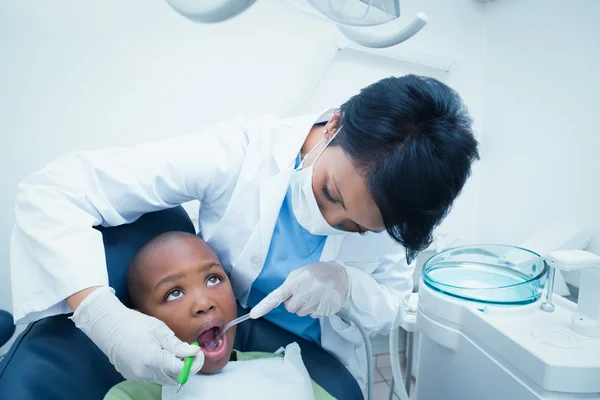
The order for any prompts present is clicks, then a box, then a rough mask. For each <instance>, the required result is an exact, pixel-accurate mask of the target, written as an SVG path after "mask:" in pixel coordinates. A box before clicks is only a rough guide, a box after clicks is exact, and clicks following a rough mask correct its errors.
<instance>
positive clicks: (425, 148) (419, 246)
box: [331, 75, 479, 262]
mask: <svg viewBox="0 0 600 400" xmlns="http://www.w3.org/2000/svg"><path fill="white" fill-rule="evenodd" d="M340 111H341V117H342V121H341V123H342V124H343V128H342V129H341V131H340V133H339V134H338V135H336V137H335V139H334V140H333V142H332V143H331V145H332V146H335V145H338V146H340V147H341V148H342V149H343V150H344V152H345V153H346V154H347V155H348V156H349V157H350V159H351V160H352V163H353V164H354V166H355V167H356V168H357V169H358V170H359V171H360V172H361V173H363V174H364V176H365V177H366V179H367V184H368V187H369V190H370V192H371V195H372V196H373V199H374V200H375V203H376V204H377V207H378V208H379V211H380V212H381V215H382V217H383V221H384V224H385V228H386V230H387V232H388V233H389V235H390V236H391V237H392V238H393V239H394V240H395V241H396V242H398V243H400V244H401V245H403V246H404V248H405V249H406V258H407V260H408V262H412V261H413V260H414V258H415V257H416V256H417V255H418V253H419V252H420V251H422V250H424V249H426V248H427V247H428V246H429V245H430V244H431V242H432V236H433V235H432V234H433V230H434V228H435V227H436V226H438V225H439V224H440V222H441V221H442V220H443V219H444V218H445V217H446V215H447V214H448V212H449V211H450V209H451V207H452V203H453V201H454V200H455V199H456V197H457V196H458V195H459V194H460V192H461V190H462V188H463V186H464V185H465V182H466V180H467V178H468V177H469V176H470V174H471V164H472V163H473V162H474V161H475V160H478V159H479V153H478V143H477V140H475V137H474V135H473V131H472V127H471V125H472V120H471V117H470V116H469V113H468V111H467V109H466V107H465V105H464V104H463V102H462V100H461V98H460V96H459V95H458V94H457V93H456V92H455V91H454V90H452V89H451V88H449V87H448V86H447V85H445V84H443V83H442V82H440V81H438V80H436V79H433V78H428V77H423V76H415V75H407V76H402V77H391V78H386V79H383V80H381V81H379V82H376V83H374V84H372V85H370V86H368V87H366V88H364V89H362V90H361V91H360V93H359V94H357V95H355V96H353V97H352V98H350V99H349V100H348V101H346V102H345V103H344V104H343V105H342V106H341V107H340Z"/></svg>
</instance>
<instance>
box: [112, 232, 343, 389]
mask: <svg viewBox="0 0 600 400" xmlns="http://www.w3.org/2000/svg"><path fill="white" fill-rule="evenodd" d="M127 285H128V288H129V294H130V297H131V300H132V302H133V304H134V306H135V308H136V309H137V310H138V311H140V312H142V313H144V314H147V315H151V316H153V317H155V318H157V319H159V320H161V321H163V322H164V323H165V324H166V325H167V326H168V327H169V328H170V329H171V330H172V331H173V332H174V333H175V336H177V337H178V338H179V339H180V340H182V341H184V342H187V343H192V342H194V341H197V342H198V343H199V344H200V347H201V349H202V352H203V353H204V364H203V366H202V368H201V370H200V373H203V374H214V373H217V372H218V371H221V370H222V369H223V368H224V367H225V366H226V364H227V363H228V362H229V361H237V362H240V361H250V360H257V359H265V358H277V357H281V356H280V355H276V354H271V353H241V352H237V351H234V350H232V348H233V343H234V339H235V330H236V329H235V326H234V327H232V328H230V329H229V330H228V331H227V332H226V333H225V335H223V337H222V338H219V335H218V334H219V333H220V330H221V329H222V328H223V327H224V325H225V324H227V323H228V322H229V321H231V320H233V319H235V318H236V314H237V312H236V301H235V296H234V294H233V290H232V288H231V284H230V282H229V278H228V277H227V275H226V274H225V271H224V270H223V268H222V267H221V264H220V263H219V259H218V258H217V256H216V255H215V253H214V252H213V251H212V249H211V248H210V247H209V246H208V244H206V242H204V241H203V240H202V239H201V238H199V237H197V236H195V235H192V234H189V233H184V232H169V233H165V234H163V235H160V236H158V237H156V238H155V239H153V240H151V241H150V242H148V243H147V244H146V245H145V246H143V247H142V248H141V249H140V250H139V251H138V252H137V253H136V255H135V256H134V257H133V259H132V260H131V263H130V265H129V269H128V271H127ZM197 358H198V357H197ZM225 376H226V375H225ZM205 378H206V379H207V382H209V380H210V379H211V377H210V376H206V377H205ZM190 379H192V378H190ZM232 384H235V381H234V382H232ZM312 388H313V392H314V396H315V399H317V400H322V399H332V398H333V397H331V396H330V395H329V394H328V393H327V392H326V391H325V390H324V389H322V388H321V387H320V386H318V385H317V384H316V383H314V382H313V383H312ZM161 396H162V387H161V386H159V385H155V384H150V383H141V382H134V381H125V382H121V383H120V384H118V385H116V386H115V387H113V388H112V389H111V390H110V391H109V392H108V393H107V395H106V397H105V400H117V399H119V400H137V399H157V400H158V399H160V398H161Z"/></svg>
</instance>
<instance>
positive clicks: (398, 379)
mask: <svg viewBox="0 0 600 400" xmlns="http://www.w3.org/2000/svg"><path fill="white" fill-rule="evenodd" d="M399 339H400V328H396V329H394V330H393V331H392V333H391V334H390V363H391V364H392V377H393V379H394V381H393V382H392V388H393V390H394V391H395V392H396V395H397V396H398V397H400V400H409V397H408V391H407V387H406V385H405V384H404V380H403V379H402V371H401V370H400V356H399V351H398V341H399ZM411 339H412V338H411ZM410 353H411V354H408V352H407V354H406V355H407V368H406V371H407V375H406V380H407V382H408V383H407V384H408V385H410V379H411V377H410V376H408V374H412V372H410V370H411V369H412V368H409V366H408V363H409V362H412V351H410ZM408 387H409V388H410V386H408Z"/></svg>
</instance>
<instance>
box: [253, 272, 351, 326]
mask: <svg viewBox="0 0 600 400" xmlns="http://www.w3.org/2000/svg"><path fill="white" fill-rule="evenodd" d="M349 291H350V280H349V277H348V274H347V273H346V270H345V269H344V267H342V266H341V265H339V264H337V263H334V262H317V263H314V264H309V265H305V266H304V267H302V268H298V269H297V270H294V271H292V272H291V273H290V274H289V275H288V277H287V279H286V280H285V282H283V284H282V285H281V286H279V287H278V288H277V289H275V290H274V291H272V292H271V293H270V294H269V295H267V297H265V298H264V299H263V300H262V301H261V302H260V303H258V304H257V305H256V306H255V307H254V308H253V309H252V310H251V311H250V317H251V318H259V317H262V316H263V315H265V314H266V313H268V312H269V311H271V310H272V309H274V308H276V307H278V306H279V305H280V304H281V303H283V302H285V308H286V309H287V310H288V311H289V312H293V313H296V314H298V315H299V316H301V317H304V316H306V315H310V316H311V317H313V318H321V317H328V316H330V315H332V314H335V313H337V312H338V311H340V310H341V308H342V306H343V305H344V302H345V301H346V299H347V297H348V295H349Z"/></svg>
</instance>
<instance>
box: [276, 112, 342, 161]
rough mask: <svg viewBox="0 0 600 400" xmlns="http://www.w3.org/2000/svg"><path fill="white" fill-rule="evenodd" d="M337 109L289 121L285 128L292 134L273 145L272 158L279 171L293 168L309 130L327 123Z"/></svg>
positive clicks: (283, 136)
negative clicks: (290, 129) (290, 130)
mask: <svg viewBox="0 0 600 400" xmlns="http://www.w3.org/2000/svg"><path fill="white" fill-rule="evenodd" d="M336 111H338V108H330V109H327V110H325V111H324V112H322V113H320V114H311V115H308V116H304V117H298V118H293V119H291V120H289V121H290V122H288V124H287V126H288V127H290V128H292V131H293V132H292V134H290V135H282V136H281V138H280V139H279V141H278V142H277V144H276V145H275V148H274V152H273V157H274V159H275V162H276V163H277V167H278V168H279V171H283V170H285V169H290V168H293V167H294V163H295V161H296V157H297V156H298V152H300V149H301V148H302V145H303V144H304V141H305V140H306V137H307V136H308V133H309V132H310V129H311V128H312V127H313V125H315V124H319V123H321V122H325V121H329V120H330V119H331V117H332V116H333V114H335V112H336Z"/></svg>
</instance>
